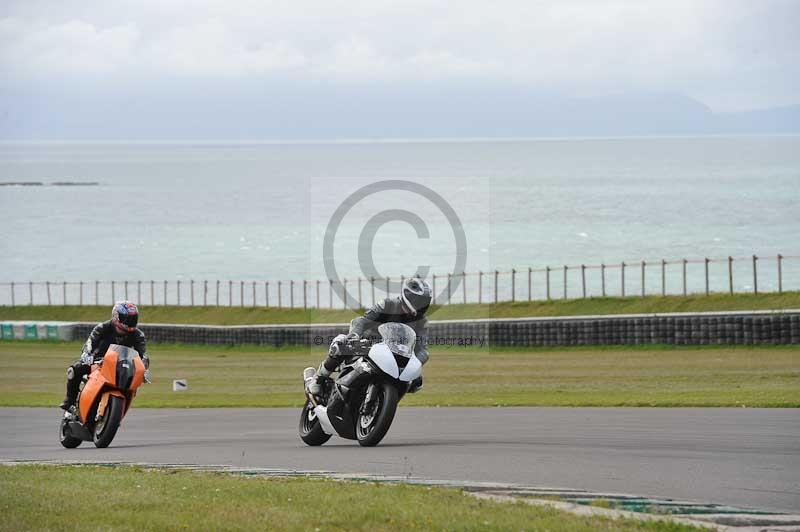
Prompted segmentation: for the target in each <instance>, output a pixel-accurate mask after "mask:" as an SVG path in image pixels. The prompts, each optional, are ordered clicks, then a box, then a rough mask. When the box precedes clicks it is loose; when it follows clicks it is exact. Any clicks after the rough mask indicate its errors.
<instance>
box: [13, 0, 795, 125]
mask: <svg viewBox="0 0 800 532" xmlns="http://www.w3.org/2000/svg"><path fill="white" fill-rule="evenodd" d="M798 28H800V1H797V0H746V1H740V0H717V1H715V0H705V1H704V0H669V1H659V2H655V1H649V2H648V1H608V2H602V1H596V0H587V1H579V0H571V1H568V0H560V1H557V2H556V1H553V2H535V1H531V0H521V1H506V2H503V1H499V2H498V1H496V2H486V1H485V0H480V1H472V0H462V1H460V2H427V1H417V0H406V1H403V2H387V1H382V0H371V1H369V2H342V1H333V0H324V1H319V2H316V1H301V2H297V1H280V2H266V1H262V0H258V1H236V2H233V1H219V0H218V1H203V0H192V1H168V0H132V1H116V2H114V1H92V0H87V1H80V2H77V1H75V2H56V1H53V2H41V1H35V0H25V1H21V2H13V1H5V2H3V3H2V4H1V5H0V71H1V72H2V76H1V77H2V80H3V81H2V82H0V83H1V85H0V99H4V100H6V101H5V102H2V101H0V103H3V106H4V107H8V106H9V105H10V104H11V103H10V102H16V101H18V100H19V98H20V95H23V94H28V93H42V94H50V93H52V91H54V90H55V89H56V88H58V90H59V91H62V92H64V93H70V92H76V93H77V92H80V91H91V92H92V94H93V98H95V99H96V101H97V102H98V105H102V103H103V100H104V99H107V100H108V101H114V98H115V95H117V94H118V93H121V92H125V91H131V90H137V91H141V93H142V94H160V93H161V92H165V91H169V90H171V89H173V88H174V87H176V86H180V87H191V88H192V90H196V91H197V92H203V90H204V87H206V86H212V85H213V86H216V87H219V86H221V85H222V86H224V85H227V86H229V87H237V90H238V91H240V92H241V91H243V92H248V91H252V92H257V90H258V88H259V87H263V86H265V85H269V84H270V83H276V84H282V86H287V84H288V86H291V85H292V84H294V85H295V86H297V87H301V86H304V87H306V86H309V85H313V84H314V83H318V84H319V83H322V84H325V85H326V86H329V85H330V84H337V85H341V86H349V87H353V86H370V85H376V86H378V85H382V86H387V85H392V86H394V87H406V86H407V87H410V88H413V89H414V90H420V89H421V88H424V87H426V86H432V85H433V86H435V85H436V84H438V83H447V84H448V85H450V86H454V85H457V86H459V87H464V88H467V89H468V88H469V87H472V86H478V85H481V84H483V85H485V84H487V83H490V84H493V85H504V84H505V85H508V86H513V87H517V88H520V87H521V88H530V89H531V90H538V91H557V92H559V93H563V94H568V95H570V96H578V97H591V96H595V95H598V94H599V95H604V94H616V93H624V92H631V91H651V92H670V93H673V92H674V93H678V94H682V95H686V96H689V97H691V98H694V99H697V100H698V101H700V102H702V103H703V104H705V105H707V106H708V107H710V108H711V109H712V110H714V111H739V110H749V109H757V108H765V107H771V106H781V105H790V104H797V103H800V31H799V30H798ZM223 92H224V91H223Z"/></svg>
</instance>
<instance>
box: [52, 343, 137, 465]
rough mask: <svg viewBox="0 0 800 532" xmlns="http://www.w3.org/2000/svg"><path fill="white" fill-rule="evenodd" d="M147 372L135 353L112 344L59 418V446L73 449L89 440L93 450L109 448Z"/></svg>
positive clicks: (93, 365)
mask: <svg viewBox="0 0 800 532" xmlns="http://www.w3.org/2000/svg"><path fill="white" fill-rule="evenodd" d="M146 369H147V368H145V365H144V362H142V359H141V358H140V357H139V353H137V352H136V351H135V350H134V349H131V348H130V347H125V346H121V345H116V344H111V345H110V346H109V348H108V351H106V355H105V356H104V357H103V359H102V360H100V361H98V362H97V363H95V364H92V371H91V373H90V374H89V375H88V376H86V377H84V378H83V382H82V383H81V390H80V394H79V395H78V401H77V403H76V405H75V406H73V407H72V408H70V409H69V410H68V411H66V412H64V416H63V417H62V418H61V428H60V435H61V445H63V446H64V447H66V448H67V449H73V448H75V447H77V446H78V445H80V444H81V443H83V442H84V441H90V440H92V441H94V444H95V446H96V447H108V445H109V444H110V443H111V440H113V439H114V436H115V435H116V434H117V429H119V425H120V423H121V422H122V418H124V417H125V414H127V413H128V409H129V408H130V406H131V402H133V398H134V397H136V390H137V389H138V388H139V386H141V385H142V383H143V382H145V371H146Z"/></svg>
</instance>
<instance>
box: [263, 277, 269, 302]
mask: <svg viewBox="0 0 800 532" xmlns="http://www.w3.org/2000/svg"><path fill="white" fill-rule="evenodd" d="M264 306H265V307H269V281H264Z"/></svg>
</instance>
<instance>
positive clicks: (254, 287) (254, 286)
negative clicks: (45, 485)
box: [252, 281, 257, 308]
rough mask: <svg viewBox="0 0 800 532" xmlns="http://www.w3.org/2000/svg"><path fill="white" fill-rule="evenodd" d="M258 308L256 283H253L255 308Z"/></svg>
mask: <svg viewBox="0 0 800 532" xmlns="http://www.w3.org/2000/svg"><path fill="white" fill-rule="evenodd" d="M256 306H257V298H256V282H255V281H253V307H252V308H256Z"/></svg>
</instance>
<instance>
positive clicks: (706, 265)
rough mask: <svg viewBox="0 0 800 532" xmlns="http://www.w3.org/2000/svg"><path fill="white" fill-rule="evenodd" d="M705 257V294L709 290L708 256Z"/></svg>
mask: <svg viewBox="0 0 800 532" xmlns="http://www.w3.org/2000/svg"><path fill="white" fill-rule="evenodd" d="M705 259H706V260H705V272H706V295H708V292H709V290H708V263H709V260H708V257H706V258H705Z"/></svg>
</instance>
